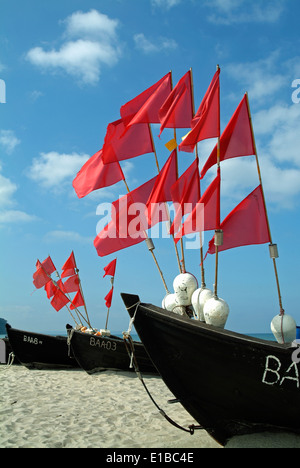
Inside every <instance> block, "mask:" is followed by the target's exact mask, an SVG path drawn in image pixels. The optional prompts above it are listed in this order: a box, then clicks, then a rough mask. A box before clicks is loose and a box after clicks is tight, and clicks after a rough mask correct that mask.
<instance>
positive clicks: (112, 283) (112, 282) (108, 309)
mask: <svg viewBox="0 0 300 468" xmlns="http://www.w3.org/2000/svg"><path fill="white" fill-rule="evenodd" d="M114 280H115V278H114V276H112V277H111V278H110V282H111V287H112V288H113V287H114ZM109 311H110V307H108V308H107V315H106V322H105V330H107V325H108V316H109Z"/></svg>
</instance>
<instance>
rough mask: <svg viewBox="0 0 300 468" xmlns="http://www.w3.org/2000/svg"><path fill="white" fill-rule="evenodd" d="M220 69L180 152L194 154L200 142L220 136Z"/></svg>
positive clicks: (180, 147)
mask: <svg viewBox="0 0 300 468" xmlns="http://www.w3.org/2000/svg"><path fill="white" fill-rule="evenodd" d="M219 75H220V69H218V70H217V71H216V73H215V75H214V77H213V79H212V81H211V83H210V86H209V87H208V89H207V91H206V93H205V95H204V98H203V100H202V102H201V104H200V106H199V109H198V111H197V113H196V115H195V117H194V118H193V120H192V130H191V131H190V132H189V133H188V134H187V136H186V137H185V138H184V140H183V141H182V143H181V144H180V145H179V150H180V151H187V152H189V153H192V152H193V151H194V148H195V145H196V144H197V143H198V141H201V140H205V139H207V138H214V137H219V136H220V81H219Z"/></svg>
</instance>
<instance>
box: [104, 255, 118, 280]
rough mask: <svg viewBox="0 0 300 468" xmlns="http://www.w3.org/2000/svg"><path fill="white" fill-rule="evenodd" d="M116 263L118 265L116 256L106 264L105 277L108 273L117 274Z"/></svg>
mask: <svg viewBox="0 0 300 468" xmlns="http://www.w3.org/2000/svg"><path fill="white" fill-rule="evenodd" d="M116 265H117V259H116V258H115V259H114V260H112V261H111V262H110V263H109V264H108V265H106V267H104V268H103V269H104V271H105V273H104V275H103V278H104V276H106V275H110V276H115V272H116Z"/></svg>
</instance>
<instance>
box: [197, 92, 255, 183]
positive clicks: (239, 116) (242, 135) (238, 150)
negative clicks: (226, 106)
mask: <svg viewBox="0 0 300 468" xmlns="http://www.w3.org/2000/svg"><path fill="white" fill-rule="evenodd" d="M252 154H255V144H254V141H253V134H252V128H251V122H250V115H249V108H248V103H247V95H246V94H245V96H244V97H243V99H242V100H241V102H240V104H239V105H238V107H237V109H236V111H235V112H234V114H233V116H232V117H231V119H230V121H229V122H228V124H227V127H226V128H225V130H224V132H223V133H222V135H221V138H220V161H223V160H224V159H229V158H236V157H239V156H251V155H252ZM216 163H217V145H216V146H215V147H214V149H213V151H212V153H211V155H210V156H209V158H208V160H207V161H206V163H205V165H204V167H203V169H202V171H201V179H202V178H203V177H204V176H205V174H206V172H207V171H208V169H209V168H210V167H211V166H213V165H214V164H216Z"/></svg>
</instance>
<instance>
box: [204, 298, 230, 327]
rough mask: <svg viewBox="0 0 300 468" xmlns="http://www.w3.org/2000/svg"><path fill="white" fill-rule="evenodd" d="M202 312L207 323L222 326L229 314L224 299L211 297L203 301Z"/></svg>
mask: <svg viewBox="0 0 300 468" xmlns="http://www.w3.org/2000/svg"><path fill="white" fill-rule="evenodd" d="M203 313H204V318H205V322H206V323H207V324H209V325H214V326H215V327H218V328H224V327H225V324H226V321H227V318H228V315H229V306H228V304H227V302H225V301H224V299H221V298H219V297H212V298H211V299H208V300H207V301H206V302H205V304H204V308H203Z"/></svg>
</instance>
